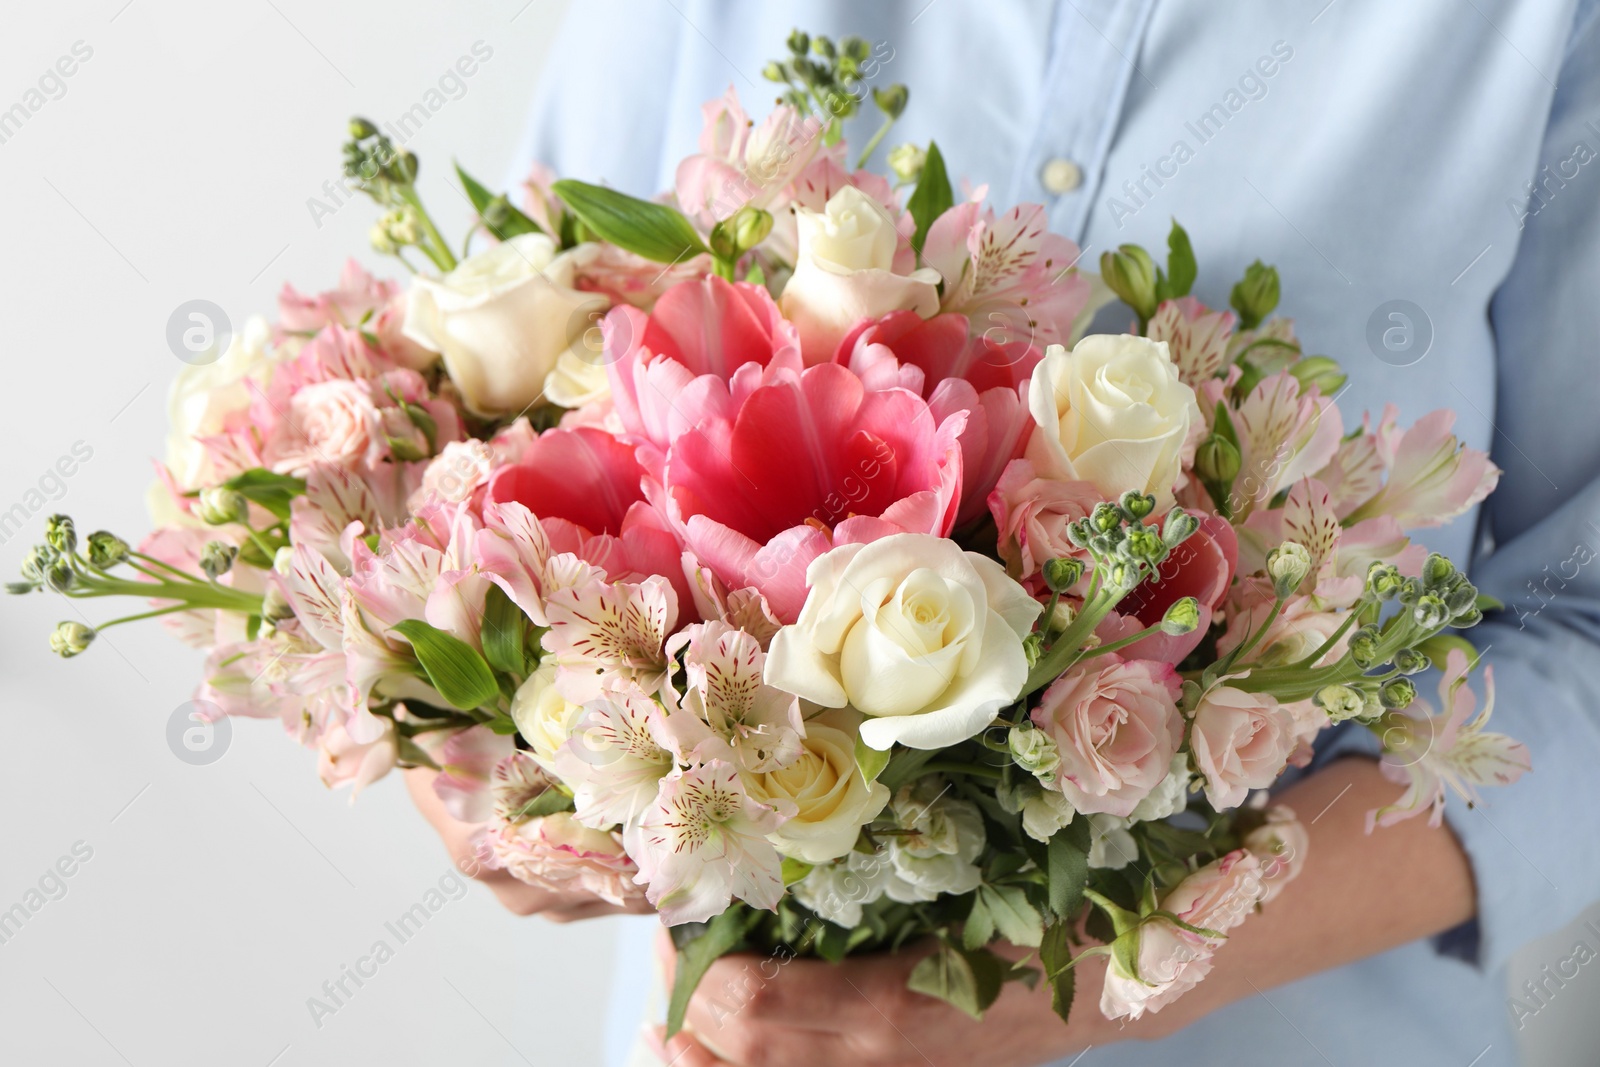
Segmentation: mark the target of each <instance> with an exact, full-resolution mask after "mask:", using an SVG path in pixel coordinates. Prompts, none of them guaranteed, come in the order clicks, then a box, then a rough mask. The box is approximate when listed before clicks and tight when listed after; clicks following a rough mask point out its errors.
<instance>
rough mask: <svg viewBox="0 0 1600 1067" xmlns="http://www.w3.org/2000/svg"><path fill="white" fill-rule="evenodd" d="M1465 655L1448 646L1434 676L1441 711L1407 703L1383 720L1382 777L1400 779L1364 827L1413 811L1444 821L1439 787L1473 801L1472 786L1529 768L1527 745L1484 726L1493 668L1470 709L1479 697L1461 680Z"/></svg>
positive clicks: (1504, 780)
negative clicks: (1393, 796)
mask: <svg viewBox="0 0 1600 1067" xmlns="http://www.w3.org/2000/svg"><path fill="white" fill-rule="evenodd" d="M1468 669H1469V668H1468V663H1467V654H1466V653H1465V652H1463V651H1461V650H1460V649H1452V650H1451V652H1450V655H1449V658H1448V660H1447V661H1446V663H1445V670H1444V676H1443V677H1442V678H1440V680H1439V699H1440V701H1441V702H1442V703H1443V705H1444V708H1445V710H1444V711H1443V712H1441V713H1440V714H1438V715H1434V714H1433V713H1432V712H1433V709H1432V708H1430V707H1428V705H1427V704H1426V703H1425V702H1423V701H1421V700H1417V701H1414V702H1413V703H1412V705H1411V707H1409V708H1407V709H1406V710H1405V711H1397V712H1390V713H1389V714H1388V715H1386V716H1385V717H1384V719H1383V726H1384V731H1383V760H1382V761H1381V762H1380V763H1379V765H1378V766H1379V768H1380V769H1381V770H1382V771H1383V774H1384V777H1386V778H1388V779H1389V780H1390V781H1392V782H1400V783H1402V784H1404V785H1405V787H1406V791H1405V793H1404V794H1402V795H1401V797H1400V799H1399V800H1397V801H1395V802H1394V803H1393V804H1386V805H1384V806H1383V807H1381V808H1376V809H1374V810H1372V811H1370V812H1368V813H1367V825H1368V828H1369V829H1370V828H1371V827H1372V826H1374V825H1376V826H1392V825H1394V824H1395V823H1397V822H1401V821H1403V820H1405V819H1409V818H1411V817H1412V816H1414V815H1421V814H1422V813H1423V812H1424V811H1427V812H1428V813H1429V815H1428V824H1429V825H1430V826H1438V825H1439V824H1440V823H1442V822H1443V821H1444V801H1445V789H1446V787H1448V788H1449V789H1450V790H1452V791H1454V792H1455V794H1456V795H1457V796H1459V797H1461V798H1462V799H1463V800H1465V801H1467V802H1468V803H1477V802H1478V793H1477V789H1476V787H1477V786H1481V785H1510V784H1511V783H1512V782H1515V781H1516V780H1517V779H1518V778H1521V777H1522V776H1523V775H1524V774H1526V773H1527V772H1528V771H1529V770H1530V769H1531V768H1532V762H1531V760H1530V758H1529V755H1528V749H1527V746H1526V745H1524V744H1523V743H1522V742H1521V741H1514V740H1512V739H1511V738H1509V737H1507V736H1506V735H1505V734H1497V733H1490V732H1489V731H1487V730H1485V729H1484V727H1485V726H1486V725H1488V722H1489V716H1490V715H1492V714H1493V713H1494V668H1493V667H1485V668H1484V671H1483V691H1484V695H1483V708H1482V710H1480V711H1478V712H1477V714H1476V715H1474V714H1473V711H1474V710H1475V709H1476V708H1477V704H1478V698H1477V696H1476V695H1475V694H1474V693H1473V692H1472V689H1471V688H1470V687H1469V686H1468V685H1467V671H1468Z"/></svg>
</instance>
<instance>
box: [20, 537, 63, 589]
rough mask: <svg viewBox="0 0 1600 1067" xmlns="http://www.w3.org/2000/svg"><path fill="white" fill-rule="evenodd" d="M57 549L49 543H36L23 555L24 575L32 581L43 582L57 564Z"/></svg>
mask: <svg viewBox="0 0 1600 1067" xmlns="http://www.w3.org/2000/svg"><path fill="white" fill-rule="evenodd" d="M55 563H56V550H55V549H53V548H51V547H50V546H49V545H34V546H33V547H32V548H30V549H28V554H27V555H26V556H23V557H22V576H23V577H24V578H26V579H28V581H30V582H36V583H37V582H43V581H44V580H45V579H46V578H47V577H48V576H49V574H50V568H51V567H53V566H55Z"/></svg>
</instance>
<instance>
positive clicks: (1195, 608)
mask: <svg viewBox="0 0 1600 1067" xmlns="http://www.w3.org/2000/svg"><path fill="white" fill-rule="evenodd" d="M1199 625H1200V602H1199V601H1198V600H1196V599H1195V598H1194V597H1192V596H1186V597H1184V598H1183V599H1181V600H1179V601H1176V602H1175V603H1174V604H1173V605H1172V607H1170V608H1168V609H1167V613H1166V614H1165V615H1163V616H1162V617H1161V632H1162V633H1164V634H1171V635H1172V636H1173V637H1181V636H1183V635H1184V634H1187V633H1193V632H1194V628H1195V627H1196V626H1199Z"/></svg>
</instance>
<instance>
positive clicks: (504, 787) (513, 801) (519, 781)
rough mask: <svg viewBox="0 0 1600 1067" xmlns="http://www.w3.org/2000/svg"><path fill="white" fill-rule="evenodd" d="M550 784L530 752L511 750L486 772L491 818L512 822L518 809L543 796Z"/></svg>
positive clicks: (546, 775)
mask: <svg viewBox="0 0 1600 1067" xmlns="http://www.w3.org/2000/svg"><path fill="white" fill-rule="evenodd" d="M552 784H553V783H552V782H551V779H550V776H549V775H548V774H546V773H545V770H544V768H543V767H541V766H539V764H538V763H537V762H536V761H535V760H534V758H533V757H532V756H531V755H529V754H528V753H526V752H522V751H517V752H513V753H511V755H509V756H507V757H506V758H505V759H503V760H501V761H500V762H499V763H496V764H495V765H494V770H493V771H492V772H491V773H490V775H489V796H490V798H491V801H492V803H493V805H494V814H495V818H497V819H501V820H503V821H506V822H510V821H513V820H514V819H516V816H517V813H518V812H520V811H521V810H522V809H523V808H524V807H525V806H526V805H527V804H528V803H529V802H530V801H532V800H536V799H538V798H539V797H540V796H541V795H543V794H544V793H545V791H547V790H548V789H550V788H551V787H552Z"/></svg>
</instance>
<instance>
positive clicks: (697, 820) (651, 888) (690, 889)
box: [625, 760, 783, 926]
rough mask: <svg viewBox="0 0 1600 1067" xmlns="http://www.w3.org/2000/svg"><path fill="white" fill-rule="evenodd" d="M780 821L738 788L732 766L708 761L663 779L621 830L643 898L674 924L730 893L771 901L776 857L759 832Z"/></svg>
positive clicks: (777, 879)
mask: <svg viewBox="0 0 1600 1067" xmlns="http://www.w3.org/2000/svg"><path fill="white" fill-rule="evenodd" d="M780 821H781V820H780V818H779V816H778V814H777V812H775V811H773V810H772V809H771V808H769V807H767V806H766V805H765V804H761V803H759V802H757V801H755V800H753V799H752V798H751V797H750V796H749V794H747V793H746V792H745V789H744V785H743V783H742V782H741V781H740V780H739V771H738V769H737V768H736V767H734V765H733V764H731V763H728V762H727V761H725V760H711V761H710V762H709V763H705V764H702V765H700V766H698V767H689V768H679V769H677V770H674V771H673V772H672V773H671V774H669V775H667V776H666V777H665V778H663V779H662V780H661V783H660V790H659V793H658V794H657V796H656V799H655V802H654V803H653V804H651V805H650V806H649V808H648V809H647V810H646V811H645V812H644V814H643V816H642V817H641V818H640V820H639V824H638V825H637V826H636V827H632V828H630V829H628V830H627V831H625V835H626V837H627V840H628V852H629V854H630V855H632V856H633V857H634V859H635V861H636V862H637V863H638V864H639V879H638V880H639V881H640V882H641V883H643V884H645V885H647V886H648V896H649V899H650V903H652V904H654V905H655V906H656V909H657V910H658V911H659V912H660V913H661V918H662V921H664V922H665V923H666V924H667V925H668V926H677V925H678V924H680V923H688V922H705V921H707V920H708V919H710V918H711V917H712V916H715V915H719V914H721V913H722V912H723V911H724V910H726V909H727V907H728V905H729V904H730V903H732V901H733V900H734V899H739V900H742V901H744V902H745V903H746V904H749V905H750V906H751V907H755V908H765V909H768V910H771V909H775V908H776V907H777V906H778V900H779V898H781V897H782V896H783V876H782V873H781V865H782V861H781V860H780V859H779V858H778V852H777V850H776V849H775V848H773V847H772V843H771V842H770V841H768V840H767V835H768V834H770V833H772V832H773V831H774V830H776V829H777V828H778V824H779V822H780Z"/></svg>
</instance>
